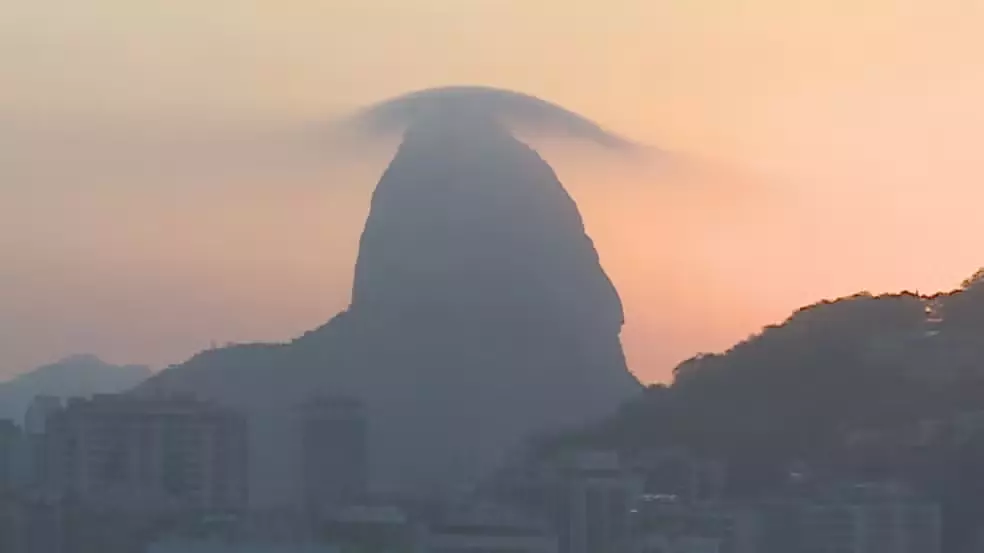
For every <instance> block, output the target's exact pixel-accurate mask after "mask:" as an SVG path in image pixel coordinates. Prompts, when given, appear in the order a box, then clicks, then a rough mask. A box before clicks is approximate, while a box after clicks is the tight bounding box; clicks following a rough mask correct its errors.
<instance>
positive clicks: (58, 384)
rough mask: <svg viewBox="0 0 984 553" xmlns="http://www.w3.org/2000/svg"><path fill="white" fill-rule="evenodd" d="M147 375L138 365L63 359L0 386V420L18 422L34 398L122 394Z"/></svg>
mask: <svg viewBox="0 0 984 553" xmlns="http://www.w3.org/2000/svg"><path fill="white" fill-rule="evenodd" d="M150 375H151V373H150V369H149V368H147V367H145V366H142V365H110V364H108V363H105V362H103V361H102V360H100V359H99V358H98V357H96V356H94V355H73V356H70V357H66V358H65V359H62V360H61V361H58V362H57V363H52V364H50V365H44V366H41V367H38V368H36V369H34V370H32V371H29V372H26V373H24V374H22V375H19V376H17V377H14V378H13V379H11V380H8V381H6V382H2V383H0V419H10V420H15V421H20V420H21V419H23V417H24V412H25V411H26V410H27V407H28V405H30V403H31V401H32V400H33V399H34V397H35V396H39V395H49V396H57V397H61V398H68V397H74V396H90V395H93V394H104V393H116V392H122V391H125V390H128V389H130V388H132V387H134V386H136V385H137V384H139V383H141V382H143V381H144V380H146V379H147V378H148V377H149V376H150Z"/></svg>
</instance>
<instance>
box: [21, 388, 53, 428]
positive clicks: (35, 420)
mask: <svg viewBox="0 0 984 553" xmlns="http://www.w3.org/2000/svg"><path fill="white" fill-rule="evenodd" d="M61 410H62V400H61V398H59V397H58V396H45V395H41V396H35V397H34V399H33V400H32V401H31V404H30V405H29V406H28V407H27V412H26V413H24V432H25V433H26V434H29V435H33V436H40V435H42V434H44V432H45V428H47V425H48V419H50V418H51V417H52V416H53V415H54V414H55V413H58V412H59V411H61Z"/></svg>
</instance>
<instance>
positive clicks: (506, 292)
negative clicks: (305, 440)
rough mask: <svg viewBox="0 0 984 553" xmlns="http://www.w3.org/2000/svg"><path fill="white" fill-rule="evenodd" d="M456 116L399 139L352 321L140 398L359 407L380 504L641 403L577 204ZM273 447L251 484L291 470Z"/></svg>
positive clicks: (341, 319)
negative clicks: (323, 400) (392, 493)
mask: <svg viewBox="0 0 984 553" xmlns="http://www.w3.org/2000/svg"><path fill="white" fill-rule="evenodd" d="M462 115H463V114H462V113H460V112H459V113H457V114H456V115H455V116H454V117H433V118H427V119H418V120H415V121H413V122H411V124H410V125H409V126H408V128H407V129H406V132H405V134H404V140H403V143H402V144H401V146H400V148H399V150H398V152H397V154H396V156H395V158H394V159H393V161H392V162H391V164H390V165H389V167H388V168H387V170H386V171H385V173H384V175H383V176H382V178H381V179H380V181H379V184H378V185H377V187H376V190H375V192H374V194H373V199H372V204H371V209H370V214H369V217H368V220H367V222H366V226H365V230H364V232H363V234H362V238H361V241H360V248H359V255H358V261H357V263H356V268H355V282H354V286H353V292H352V301H351V305H350V307H349V308H348V309H347V310H346V311H344V312H343V313H341V314H339V315H338V316H336V317H335V318H334V319H333V320H332V321H331V322H329V323H328V324H327V325H325V326H323V327H321V328H319V329H317V330H314V331H312V332H309V333H307V334H306V335H304V336H302V337H301V338H299V339H297V340H295V341H293V342H291V343H289V344H284V345H268V346H264V345H252V346H240V347H234V348H228V349H225V350H216V351H211V352H205V353H203V354H200V355H199V356H197V357H195V358H193V359H192V360H190V361H189V362H188V363H186V364H185V365H183V366H179V367H175V368H172V369H170V370H168V371H165V372H164V373H162V374H160V375H159V376H158V377H157V378H155V379H153V380H152V381H151V382H149V383H148V384H147V385H146V386H144V387H143V388H142V389H143V390H181V391H191V392H196V393H199V394H202V395H205V396H211V397H215V398H217V399H219V400H221V401H225V402H227V403H231V404H234V405H240V406H243V407H245V408H248V409H250V410H253V411H256V412H258V413H260V412H262V413H267V414H272V413H276V412H278V410H282V408H283V407H284V406H287V405H291V404H296V403H297V402H299V401H300V400H301V399H303V397H304V396H305V394H310V393H315V392H321V393H331V394H333V395H354V396H358V397H361V398H363V399H364V400H365V401H366V403H367V406H368V409H369V413H370V417H371V418H370V429H371V431H370V447H371V457H372V459H373V464H374V466H373V479H374V484H375V487H376V488H378V489H384V490H425V489H426V490H440V489H448V488H449V487H456V486H459V485H467V484H469V483H472V482H474V481H475V479H477V478H478V477H480V476H481V475H482V474H483V473H485V472H486V471H488V470H489V469H490V468H492V467H493V466H494V465H495V464H496V463H497V462H498V460H499V457H500V456H501V455H502V454H503V453H505V452H506V451H507V450H508V449H509V448H511V447H514V446H516V445H519V444H520V443H521V442H522V440H523V439H524V438H526V437H527V436H529V435H531V434H532V433H536V432H541V431H544V430H548V429H552V428H558V427H563V426H568V425H576V424H580V423H583V422H585V421H587V420H590V419H593V418H596V417H599V416H602V415H604V414H606V413H610V412H611V411H613V410H614V409H615V408H616V407H617V406H618V405H619V404H620V403H621V402H622V401H624V400H625V399H627V398H628V397H629V396H631V395H632V394H633V393H635V392H637V391H638V390H639V389H640V386H639V384H638V382H637V381H636V380H635V378H634V377H633V376H632V375H631V374H630V373H629V372H628V370H627V368H626V366H625V359H624V356H623V354H622V348H621V343H620V341H619V333H620V330H621V326H622V306H621V302H620V300H619V297H618V294H617V292H616V291H615V288H614V287H613V285H612V283H611V282H610V280H609V279H608V277H607V276H606V275H605V273H604V271H603V269H602V267H601V265H600V262H599V258H598V255H597V253H596V251H595V249H594V247H593V245H592V242H591V240H590V239H589V238H588V237H587V235H586V234H585V231H584V226H583V223H582V220H581V216H580V214H579V213H578V210H577V206H576V205H575V203H574V201H573V200H572V199H571V197H570V196H569V195H568V194H567V192H566V191H565V190H564V188H563V186H562V185H561V183H560V181H559V180H558V179H557V177H556V175H555V173H554V171H553V170H552V169H551V168H550V166H549V165H548V164H547V163H546V162H544V161H543V160H542V159H541V158H540V156H539V155H538V154H537V153H536V152H535V151H534V150H532V149H531V148H530V147H529V146H527V145H526V144H524V143H522V142H520V141H519V140H517V139H516V138H515V137H514V136H513V135H512V134H511V133H510V132H509V131H508V129H507V128H505V127H504V126H502V125H501V124H499V122H498V121H497V120H496V118H494V117H484V116H482V115H481V114H480V113H479V114H475V113H471V114H469V115H468V116H467V117H466V116H462ZM276 435H277V432H276V431H273V430H269V431H267V432H265V433H264V432H262V431H257V432H255V433H254V444H253V446H254V447H253V449H254V450H256V451H257V452H258V466H257V467H256V469H257V475H261V474H262V473H265V472H266V470H265V469H264V468H263V466H264V465H265V464H267V465H269V466H270V469H268V470H273V466H274V465H275V464H276V463H278V462H282V461H283V460H282V459H279V460H278V459H276V458H275V457H276V455H273V454H271V453H270V452H271V451H278V450H283V449H282V448H281V447H279V446H278V445H277V444H276ZM264 457H265V458H266V460H264V459H263V458H264Z"/></svg>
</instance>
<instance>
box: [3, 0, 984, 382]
mask: <svg viewBox="0 0 984 553" xmlns="http://www.w3.org/2000/svg"><path fill="white" fill-rule="evenodd" d="M0 12H2V13H3V14H4V15H3V17H2V18H0V71H2V74H3V75H4V76H5V77H4V79H3V80H4V84H3V86H2V87H0V378H2V377H3V376H9V375H13V374H15V373H17V372H20V371H24V370H27V369H29V368H31V367H33V366H36V365H38V364H40V363H43V362H49V361H53V360H55V359H58V358H60V357H62V356H65V355H68V354H72V353H80V352H92V353H96V354H98V355H100V356H102V357H104V358H105V359H107V360H109V361H113V362H140V363H149V364H151V365H153V366H155V367H162V366H166V365H168V364H171V363H177V362H180V361H182V360H184V359H186V358H187V357H189V356H190V355H192V354H194V353H195V352H196V351H199V350H201V349H203V348H205V347H209V346H210V345H211V344H220V345H221V344H224V343H227V342H246V341H255V340H264V341H266V340H271V341H272V340H286V339H289V338H291V337H292V336H296V335H298V334H300V333H301V332H303V331H304V330H306V329H309V328H313V327H315V326H317V325H319V324H321V323H323V322H324V321H326V320H327V319H328V318H330V317H331V316H332V315H333V314H334V313H335V312H337V311H338V310H340V309H342V308H344V306H345V305H346V304H347V302H348V299H349V291H350V285H351V279H352V267H353V263H354V260H355V253H356V245H357V239H358V236H359V232H360V231H361V225H362V223H363V221H364V218H365V215H366V212H367V209H368V202H369V194H370V193H371V190H372V187H373V185H374V183H375V181H376V179H377V178H378V176H379V174H380V173H381V172H382V170H383V168H384V167H385V163H386V161H387V159H388V156H389V155H391V154H392V146H393V145H389V146H388V148H389V149H387V148H386V147H382V146H381V147H380V148H379V150H378V151H372V152H369V153H367V154H366V155H361V156H358V157H352V158H348V159H332V158H331V156H323V157H322V156H319V153H318V152H316V151H312V150H311V149H310V148H309V147H307V146H301V145H298V143H297V142H296V140H297V136H298V129H314V128H319V127H318V126H319V125H321V124H322V123H323V122H326V121H330V120H331V119H332V118H334V117H337V116H339V115H342V114H345V113H349V112H350V111H351V110H353V109H356V108H358V107H361V106H364V105H366V104H369V103H372V102H375V101H378V100H382V99H385V98H388V97H391V96H395V95H398V94H402V93H404V92H407V91H411V90H415V89H421V88H428V87H433V86H441V85H450V84H477V85H489V86H497V87H502V88H508V89H513V90H518V91H522V92H526V93H530V94H533V95H536V96H539V97H541V98H545V99H548V100H550V101H553V102H556V103H558V104H560V105H563V106H565V107H567V108H569V109H572V110H574V111H577V112H579V113H581V114H583V115H585V116H587V117H589V118H591V119H593V120H595V121H597V122H599V123H600V124H602V125H603V126H605V127H606V128H609V129H611V130H613V131H616V132H618V133H620V134H622V135H625V136H627V137H630V138H632V139H634V140H637V141H640V142H644V143H646V144H651V145H654V146H659V147H661V148H664V149H668V150H672V151H674V152H679V153H681V154H682V155H685V156H686V157H687V158H688V159H691V160H694V162H693V164H692V167H691V168H690V169H688V170H686V171H682V172H679V171H677V172H672V174H670V173H668V172H666V171H659V170H653V169H645V170H640V169H639V168H638V167H629V166H624V165H621V164H619V163H617V162H614V161H612V160H609V159H602V158H598V159H595V158H593V157H591V156H585V155H581V152H578V151H576V149H572V147H570V146H569V145H561V144H548V143H544V144H536V145H537V146H538V147H540V148H541V149H542V152H543V154H544V156H545V157H546V158H547V159H548V161H549V162H550V163H551V164H552V165H553V166H554V167H555V168H556V170H557V172H558V174H559V175H560V177H561V179H562V180H563V181H564V183H565V185H566V186H567V187H568V189H569V190H570V192H571V193H572V195H573V196H574V197H575V199H576V200H577V202H578V204H579V206H580V208H581V210H582V213H583V215H584V218H585V222H586V226H587V230H588V232H589V234H590V235H591V236H592V238H593V239H594V240H595V243H596V246H597V248H598V250H599V253H600V255H601V260H602V263H603V265H604V266H605V268H606V270H607V271H608V272H609V274H610V276H611V277H612V279H613V281H614V282H615V284H616V286H617V287H618V289H619V291H620V293H621V295H622V298H623V301H624V303H625V306H626V326H625V328H624V331H623V343H624V345H625V348H626V352H627V355H628V360H629V364H630V367H631V368H632V370H633V371H634V372H635V373H636V375H637V376H639V378H640V379H641V380H643V381H646V382H655V381H666V380H668V379H669V378H671V371H672V368H673V367H674V366H675V365H676V364H677V363H678V362H680V361H682V360H683V359H686V358H688V357H690V356H692V355H694V354H696V353H698V352H706V351H719V350H722V349H726V348H727V347H729V346H730V345H731V344H733V343H734V342H736V341H738V340H741V339H743V338H745V337H747V336H748V335H750V334H752V333H754V332H756V331H757V330H758V329H759V328H761V327H762V326H764V325H766V324H770V323H773V322H776V321H779V320H782V319H784V318H785V317H787V316H788V315H789V313H790V312H791V311H793V310H794V309H796V308H798V307H800V306H802V305H805V304H809V303H812V302H815V301H817V300H820V299H823V298H834V297H838V296H842V295H847V294H851V293H854V292H858V291H862V290H867V291H871V292H876V293H877V292H895V291H900V290H903V289H909V290H918V291H923V292H933V291H937V290H948V289H951V288H953V287H955V286H956V285H957V283H959V282H960V280H961V279H962V278H964V277H965V276H968V275H970V274H971V273H973V272H974V271H975V270H976V269H977V268H978V267H980V266H982V265H984V248H981V243H982V240H981V239H980V238H979V237H981V236H984V228H982V227H984V218H981V217H979V216H978V212H979V209H980V208H979V206H981V205H984V187H982V186H981V184H982V182H984V168H982V166H981V163H980V161H979V159H980V156H979V155H978V152H977V148H978V147H979V145H980V144H982V143H984V103H982V102H980V98H982V97H984V64H981V63H980V59H979V53H980V52H982V51H984V35H981V34H980V33H979V32H978V30H979V29H980V28H982V26H984V3H981V2H979V1H971V0H937V1H934V2H925V1H908V0H797V1H796V2H789V1H787V0H673V1H670V0H638V1H636V0H606V1H605V2H595V1H589V0H585V1H583V2H568V1H562V0H524V1H518V0H322V1H314V0H279V1H276V2H274V1H271V0H267V1H251V0H198V1H196V2H132V1H129V0H49V1H47V2H29V1H27V0H0ZM295 146H296V147H295Z"/></svg>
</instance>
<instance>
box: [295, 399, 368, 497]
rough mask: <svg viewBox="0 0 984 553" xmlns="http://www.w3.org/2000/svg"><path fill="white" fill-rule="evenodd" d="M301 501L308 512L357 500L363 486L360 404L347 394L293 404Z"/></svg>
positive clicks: (364, 437) (364, 455)
mask: <svg viewBox="0 0 984 553" xmlns="http://www.w3.org/2000/svg"><path fill="white" fill-rule="evenodd" d="M299 418H300V420H299V422H298V429H299V434H300V436H299V442H300V463H301V470H300V474H301V476H302V480H303V483H302V489H303V496H304V497H303V500H304V506H305V508H306V509H307V510H308V511H309V512H311V513H317V512H321V511H324V510H325V509H326V508H328V507H332V506H338V505H344V504H347V503H352V502H357V501H359V500H361V499H362V498H363V497H364V496H365V494H366V492H367V487H368V480H369V474H368V463H369V451H368V444H367V439H368V437H367V421H366V409H365V406H364V405H363V403H362V402H361V401H359V400H357V399H352V398H327V397H319V398H316V399H313V400H311V401H308V402H306V403H304V404H303V405H301V406H300V409H299Z"/></svg>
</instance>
